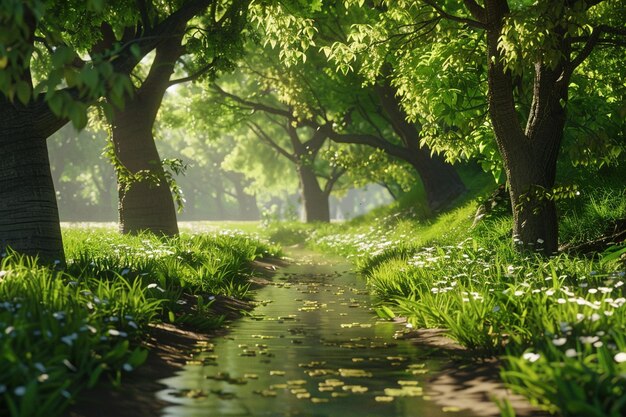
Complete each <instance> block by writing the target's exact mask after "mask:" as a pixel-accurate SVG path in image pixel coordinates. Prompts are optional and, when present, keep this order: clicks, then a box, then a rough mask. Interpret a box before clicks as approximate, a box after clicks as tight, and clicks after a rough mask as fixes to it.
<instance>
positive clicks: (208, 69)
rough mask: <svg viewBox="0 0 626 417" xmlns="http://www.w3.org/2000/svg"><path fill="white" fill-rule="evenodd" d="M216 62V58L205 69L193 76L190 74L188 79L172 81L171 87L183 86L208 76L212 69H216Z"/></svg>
mask: <svg viewBox="0 0 626 417" xmlns="http://www.w3.org/2000/svg"><path fill="white" fill-rule="evenodd" d="M216 60H217V59H216V58H213V59H212V60H211V62H209V63H208V64H206V65H205V66H204V67H202V68H200V69H199V70H198V71H196V72H194V73H193V74H190V75H188V76H186V77H182V78H178V79H175V80H170V82H169V87H171V86H173V85H176V84H182V83H186V82H189V81H195V80H197V79H198V78H200V77H202V76H203V75H204V74H206V73H207V72H209V71H210V70H211V69H213V68H214V67H215V63H216Z"/></svg>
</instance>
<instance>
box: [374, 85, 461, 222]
mask: <svg viewBox="0 0 626 417" xmlns="http://www.w3.org/2000/svg"><path fill="white" fill-rule="evenodd" d="M375 89H376V93H377V94H378V97H379V99H380V102H381V104H382V106H383V108H384V110H385V113H386V114H387V116H388V117H389V120H390V122H391V126H392V127H393V129H394V131H395V132H396V134H397V135H398V136H400V138H401V140H402V143H403V145H404V147H405V148H406V150H407V152H406V158H405V160H406V161H407V162H409V163H410V164H411V166H412V167H413V168H414V169H415V170H416V171H417V173H418V175H419V176H420V178H421V179H422V183H423V184H424V191H425V192H426V201H427V203H428V207H429V208H430V209H431V210H433V211H437V210H439V209H442V208H444V207H445V206H446V205H447V204H449V203H450V202H451V201H452V200H454V199H455V198H456V197H458V196H460V195H461V194H463V193H464V192H465V191H466V188H465V185H464V184H463V181H462V180H461V177H460V176H459V174H458V173H457V172H456V170H455V169H454V167H453V166H452V165H451V164H450V163H448V162H446V160H445V159H444V158H443V157H442V156H441V155H433V154H432V152H431V150H430V149H429V148H428V147H426V146H420V143H419V131H420V127H419V126H417V125H416V124H415V123H410V122H409V121H408V120H407V119H408V116H407V114H406V112H405V111H404V109H402V106H401V104H400V102H399V99H398V96H397V91H396V90H395V89H394V88H393V87H391V86H390V85H389V83H388V82H385V83H384V84H382V85H377V86H376V87H375Z"/></svg>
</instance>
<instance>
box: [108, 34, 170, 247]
mask: <svg viewBox="0 0 626 417" xmlns="http://www.w3.org/2000/svg"><path fill="white" fill-rule="evenodd" d="M181 53H182V51H181V48H180V36H179V35H174V36H173V37H172V38H170V39H168V40H167V41H164V42H163V43H162V44H160V45H159V46H158V47H157V50H156V56H155V58H154V62H153V63H152V66H151V68H150V72H149V74H148V76H147V77H146V80H145V81H144V82H143V84H142V85H141V87H140V88H139V89H138V90H137V93H136V94H135V95H134V96H133V97H130V98H128V99H127V100H126V103H125V106H124V108H123V109H116V110H115V113H114V123H113V129H112V131H113V135H112V136H113V145H114V148H115V155H116V157H117V159H118V161H119V162H120V163H121V164H122V165H123V167H124V170H126V171H127V172H129V173H131V174H136V173H138V172H140V171H143V172H149V173H150V175H151V177H152V178H153V180H141V181H134V182H131V183H128V182H127V181H126V180H125V179H124V178H120V174H121V172H118V191H119V220H120V231H121V232H122V233H131V234H136V233H139V232H142V231H149V232H152V233H154V234H157V235H167V236H172V235H177V234H178V223H177V221H176V208H175V206H174V201H173V198H172V194H171V191H170V188H169V185H168V183H167V181H166V178H165V172H164V170H163V167H162V165H161V158H160V156H159V153H158V151H157V147H156V144H155V142H154V136H153V134H152V128H153V125H154V121H155V119H156V115H157V113H158V110H159V107H160V105H161V101H162V100H163V95H164V94H165V90H167V88H168V87H169V79H170V76H171V75H172V72H173V71H174V64H175V62H176V60H177V59H178V58H179V57H180V54H181Z"/></svg>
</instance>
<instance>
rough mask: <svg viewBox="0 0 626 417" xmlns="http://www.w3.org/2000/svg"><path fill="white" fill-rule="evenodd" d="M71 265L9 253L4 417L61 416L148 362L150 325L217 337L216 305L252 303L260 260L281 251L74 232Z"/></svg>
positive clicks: (242, 239) (3, 297)
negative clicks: (102, 384)
mask: <svg viewBox="0 0 626 417" xmlns="http://www.w3.org/2000/svg"><path fill="white" fill-rule="evenodd" d="M64 242H65V246H66V255H67V267H66V268H64V270H51V269H50V268H45V267H41V266H38V265H37V264H36V263H35V262H34V261H33V260H32V259H28V258H24V257H20V256H18V255H15V254H3V256H2V262H1V264H0V351H1V352H2V358H3V360H2V361H0V415H10V416H56V415H60V414H61V413H62V412H63V410H64V409H65V408H66V407H67V406H68V405H69V404H70V403H71V402H72V401H73V400H74V398H76V396H77V395H78V394H79V391H80V389H81V388H83V387H86V386H93V385H94V384H95V383H96V382H98V381H99V380H102V379H105V380H110V381H112V382H113V383H115V384H118V383H119V382H120V381H121V379H123V375H124V374H125V373H128V372H132V371H133V370H134V369H135V368H136V367H137V366H139V365H141V363H142V362H143V361H144V360H145V359H146V356H147V351H146V350H144V349H142V348H141V347H139V346H140V344H141V340H142V339H143V338H144V337H145V336H146V334H147V332H148V331H149V328H148V325H149V324H154V323H158V322H161V321H165V322H172V323H174V324H177V325H181V326H189V327H191V328H193V329H196V330H204V331H207V330H210V329H213V328H216V327H218V326H220V324H221V323H222V321H223V317H222V316H220V315H217V314H215V313H213V311H212V308H211V305H212V303H214V302H215V300H216V297H220V296H232V297H236V298H246V297H247V292H248V289H249V283H248V277H249V275H250V273H251V269H250V267H251V261H252V260H254V259H256V258H259V257H269V256H276V255H277V254H278V251H279V249H278V248H277V247H275V246H273V245H269V244H267V243H264V242H261V241H259V240H258V239H256V238H251V237H249V236H247V235H244V234H240V233H231V232H228V233H215V234H203V235H191V234H184V235H182V236H181V237H180V238H174V239H159V238H156V237H154V236H149V235H144V236H134V237H133V236H120V235H118V234H117V233H114V232H112V231H108V230H104V229H101V230H93V231H88V230H73V229H69V230H65V232H64Z"/></svg>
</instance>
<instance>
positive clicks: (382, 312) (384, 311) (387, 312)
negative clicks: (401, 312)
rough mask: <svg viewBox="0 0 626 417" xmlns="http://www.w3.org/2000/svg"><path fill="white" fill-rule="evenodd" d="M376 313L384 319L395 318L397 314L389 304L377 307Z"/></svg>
mask: <svg viewBox="0 0 626 417" xmlns="http://www.w3.org/2000/svg"><path fill="white" fill-rule="evenodd" d="M376 314H377V315H378V317H380V318H382V319H389V320H391V319H393V318H394V317H396V314H395V313H394V312H393V311H392V310H391V309H390V308H389V307H387V306H381V307H379V308H377V309H376Z"/></svg>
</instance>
